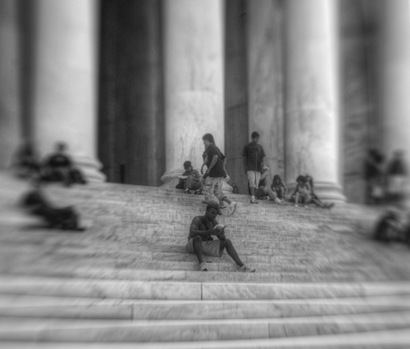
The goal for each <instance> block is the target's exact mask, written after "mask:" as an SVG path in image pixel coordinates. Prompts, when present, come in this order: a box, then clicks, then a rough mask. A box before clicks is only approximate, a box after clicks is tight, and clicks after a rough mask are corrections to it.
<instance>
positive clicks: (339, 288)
mask: <svg viewBox="0 0 410 349" xmlns="http://www.w3.org/2000/svg"><path fill="white" fill-rule="evenodd" d="M409 286H410V284H409V283H408V282H390V283H376V282H374V283H362V284H355V283H324V284H321V283H304V284H298V283H295V284H293V283H289V284H286V283H259V284H257V283H227V282H224V283H206V282H204V283H200V282H184V281H181V282H173V281H169V282H166V281H140V280H137V281H131V280H100V279H66V278H56V277H53V278H51V277H50V278H47V277H30V276H26V277H24V278H21V277H19V276H10V275H3V276H0V294H16V295H44V296H64V297H91V298H93V297H94V298H95V297H104V298H106V297H108V298H124V299H126V298H129V299H174V300H195V299H196V300H240V299H243V300H267V299H295V298H297V299H311V298H312V299H317V298H339V297H370V296H386V295H389V296H392V295H410V287H409Z"/></svg>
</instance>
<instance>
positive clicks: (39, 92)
mask: <svg viewBox="0 0 410 349" xmlns="http://www.w3.org/2000/svg"><path fill="white" fill-rule="evenodd" d="M35 4H36V6H35V11H36V16H37V18H36V40H37V41H36V46H35V53H34V54H35V60H34V67H33V69H34V89H33V91H32V94H33V105H34V110H33V117H34V121H33V124H34V137H35V140H36V142H37V144H38V147H39V150H40V153H41V154H47V153H49V152H51V151H52V150H53V146H54V144H55V142H58V141H63V142H66V143H67V144H68V146H69V150H70V153H71V154H72V155H73V158H74V160H75V161H76V162H77V164H78V166H80V167H81V168H82V170H83V171H84V172H85V174H86V176H87V177H88V179H89V180H95V181H101V180H103V176H102V174H101V173H99V172H98V168H99V167H100V164H99V162H98V161H97V160H96V157H95V155H96V129H97V124H96V118H97V109H96V90H97V89H96V87H97V57H96V53H97V47H98V40H97V15H98V7H97V5H98V1H97V0H70V1H54V0H35Z"/></svg>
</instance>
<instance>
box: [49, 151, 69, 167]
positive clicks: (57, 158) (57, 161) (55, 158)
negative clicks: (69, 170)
mask: <svg viewBox="0 0 410 349" xmlns="http://www.w3.org/2000/svg"><path fill="white" fill-rule="evenodd" d="M47 164H48V165H49V166H50V167H53V168H58V167H70V166H71V160H70V158H69V157H68V156H67V155H64V154H55V155H52V156H50V158H49V159H48V161H47Z"/></svg>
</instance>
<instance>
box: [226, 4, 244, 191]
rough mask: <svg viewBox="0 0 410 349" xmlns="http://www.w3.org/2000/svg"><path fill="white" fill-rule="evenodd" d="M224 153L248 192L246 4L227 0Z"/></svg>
mask: <svg viewBox="0 0 410 349" xmlns="http://www.w3.org/2000/svg"><path fill="white" fill-rule="evenodd" d="M225 20H226V22H225V155H226V157H227V159H228V161H227V164H226V167H227V171H228V173H229V175H230V177H231V180H232V183H236V184H237V185H238V187H239V191H240V193H241V194H247V193H248V186H247V177H246V174H245V172H244V169H243V164H242V149H243V147H244V145H245V144H246V143H247V142H248V137H249V130H248V81H247V62H246V35H245V34H246V33H245V22H246V6H245V1H244V0H240V1H238V0H227V2H226V10H225Z"/></svg>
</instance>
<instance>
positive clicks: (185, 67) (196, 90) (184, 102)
mask: <svg viewBox="0 0 410 349" xmlns="http://www.w3.org/2000/svg"><path fill="white" fill-rule="evenodd" d="M222 6H223V2H222V1H220V0H167V1H164V43H165V47H164V55H165V119H166V121H165V129H166V131H165V134H166V137H165V140H166V143H165V144H166V173H165V175H164V176H163V177H162V181H163V182H167V181H168V180H169V179H172V178H175V177H176V175H177V174H180V173H181V172H182V170H183V168H182V164H183V162H184V161H185V160H191V161H192V164H193V166H194V167H195V168H198V167H199V166H200V165H201V163H202V157H201V155H202V153H203V151H204V146H203V143H202V136H203V134H205V133H212V134H213V135H214V137H215V141H216V144H217V146H218V147H219V148H220V149H221V150H222V151H223V146H224V138H223V135H224V117H223V113H224V110H223V31H222V18H223V11H222Z"/></svg>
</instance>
